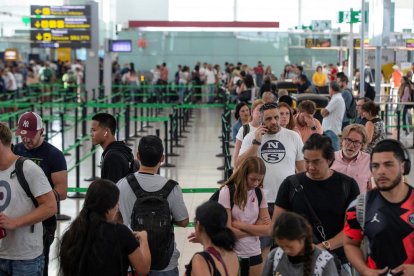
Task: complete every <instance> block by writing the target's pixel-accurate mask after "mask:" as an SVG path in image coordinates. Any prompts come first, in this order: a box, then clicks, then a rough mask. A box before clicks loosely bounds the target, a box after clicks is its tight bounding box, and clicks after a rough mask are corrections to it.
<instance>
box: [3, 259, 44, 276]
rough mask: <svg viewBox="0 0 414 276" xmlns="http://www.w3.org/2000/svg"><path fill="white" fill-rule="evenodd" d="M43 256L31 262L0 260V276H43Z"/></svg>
mask: <svg viewBox="0 0 414 276" xmlns="http://www.w3.org/2000/svg"><path fill="white" fill-rule="evenodd" d="M44 259H45V258H44V256H43V255H40V256H39V257H37V258H34V259H31V260H7V259H0V276H9V275H13V276H43V266H44V261H45V260H44Z"/></svg>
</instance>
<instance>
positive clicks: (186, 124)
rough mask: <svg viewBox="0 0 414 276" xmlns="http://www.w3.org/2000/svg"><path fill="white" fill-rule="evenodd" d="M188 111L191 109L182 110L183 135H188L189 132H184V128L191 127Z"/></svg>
mask: <svg viewBox="0 0 414 276" xmlns="http://www.w3.org/2000/svg"><path fill="white" fill-rule="evenodd" d="M190 109H191V108H185V109H184V116H183V117H184V124H183V133H190V131H188V130H186V129H185V128H186V127H191V125H189V124H188V123H189V121H190V117H189V116H190V115H189V114H190Z"/></svg>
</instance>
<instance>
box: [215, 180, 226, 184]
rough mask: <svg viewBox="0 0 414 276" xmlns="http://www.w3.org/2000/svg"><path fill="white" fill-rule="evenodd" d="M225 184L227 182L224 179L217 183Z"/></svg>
mask: <svg viewBox="0 0 414 276" xmlns="http://www.w3.org/2000/svg"><path fill="white" fill-rule="evenodd" d="M224 182H226V180H225V179H222V180H219V181H217V184H224Z"/></svg>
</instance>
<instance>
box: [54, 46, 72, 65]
mask: <svg viewBox="0 0 414 276" xmlns="http://www.w3.org/2000/svg"><path fill="white" fill-rule="evenodd" d="M56 52H57V59H58V60H60V61H63V62H70V59H71V55H72V49H71V48H58V49H56Z"/></svg>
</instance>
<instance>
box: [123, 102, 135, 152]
mask: <svg viewBox="0 0 414 276" xmlns="http://www.w3.org/2000/svg"><path fill="white" fill-rule="evenodd" d="M130 115H131V112H130V106H129V104H127V105H126V107H125V129H124V130H125V144H126V145H128V146H130V147H132V146H133V145H132V144H130V143H128V140H132V138H131V137H129V123H130V121H131V118H130Z"/></svg>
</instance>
